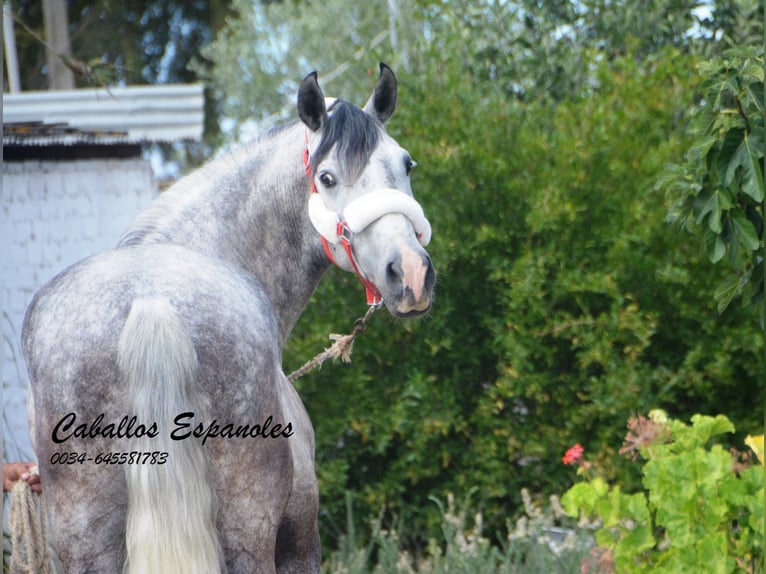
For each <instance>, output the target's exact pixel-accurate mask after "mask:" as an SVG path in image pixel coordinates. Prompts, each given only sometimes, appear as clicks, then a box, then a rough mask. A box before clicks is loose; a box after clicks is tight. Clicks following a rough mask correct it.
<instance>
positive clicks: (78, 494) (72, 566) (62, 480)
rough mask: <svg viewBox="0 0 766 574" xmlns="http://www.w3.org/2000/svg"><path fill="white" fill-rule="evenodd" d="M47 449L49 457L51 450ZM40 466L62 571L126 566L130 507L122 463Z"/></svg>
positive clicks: (111, 569)
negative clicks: (126, 494) (113, 465)
mask: <svg viewBox="0 0 766 574" xmlns="http://www.w3.org/2000/svg"><path fill="white" fill-rule="evenodd" d="M38 454H39V453H38ZM46 454H47V457H46V459H50V454H51V453H46ZM39 466H40V475H41V477H40V478H41V481H42V484H43V485H44V486H43V496H44V501H45V507H46V510H47V514H48V519H49V524H50V526H51V530H50V531H51V532H52V533H53V542H54V546H55V549H56V552H57V554H58V558H59V559H60V561H61V564H62V565H63V568H64V570H63V571H64V572H77V573H78V574H83V573H93V574H99V573H102V572H122V568H123V564H124V563H125V544H124V533H125V512H126V505H125V478H124V471H123V469H122V467H106V466H94V465H93V463H92V462H90V463H84V464H83V465H80V464H76V465H63V466H62V465H53V466H52V465H50V464H45V463H44V462H43V463H42V464H40V465H39Z"/></svg>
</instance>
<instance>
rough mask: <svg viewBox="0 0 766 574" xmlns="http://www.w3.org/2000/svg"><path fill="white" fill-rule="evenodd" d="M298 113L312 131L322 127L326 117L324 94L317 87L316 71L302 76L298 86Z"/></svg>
mask: <svg viewBox="0 0 766 574" xmlns="http://www.w3.org/2000/svg"><path fill="white" fill-rule="evenodd" d="M298 115H299V116H300V118H301V120H302V121H303V123H304V124H306V126H308V128H309V129H310V130H311V131H313V132H315V131H317V130H319V128H321V127H322V125H323V124H324V121H325V118H326V117H327V108H326V107H325V101H324V94H323V93H322V90H321V89H320V88H319V82H318V81H317V73H316V72H311V73H310V74H309V75H308V76H306V77H305V78H303V81H302V82H301V85H300V87H299V88H298Z"/></svg>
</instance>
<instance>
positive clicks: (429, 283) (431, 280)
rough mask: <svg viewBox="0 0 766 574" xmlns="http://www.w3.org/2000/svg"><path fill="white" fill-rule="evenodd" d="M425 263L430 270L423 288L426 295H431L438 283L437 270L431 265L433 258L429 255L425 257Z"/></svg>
mask: <svg viewBox="0 0 766 574" xmlns="http://www.w3.org/2000/svg"><path fill="white" fill-rule="evenodd" d="M424 263H425V264H426V266H427V267H428V268H427V269H426V278H425V280H424V281H423V288H424V289H425V291H426V293H430V292H431V291H432V290H433V288H434V284H435V283H436V270H435V269H434V266H433V264H432V263H431V258H430V257H429V256H428V255H426V256H425V258H424Z"/></svg>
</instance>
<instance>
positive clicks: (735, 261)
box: [657, 46, 764, 311]
mask: <svg viewBox="0 0 766 574" xmlns="http://www.w3.org/2000/svg"><path fill="white" fill-rule="evenodd" d="M699 69H700V74H701V75H702V77H703V78H704V80H703V82H702V85H701V86H700V91H701V94H700V102H699V104H698V105H697V106H696V108H695V110H694V112H693V115H692V122H691V125H690V132H691V134H692V136H693V137H694V143H693V145H692V146H691V148H690V149H689V151H688V152H687V154H686V157H685V162H684V163H683V164H671V165H669V166H668V167H667V168H666V169H665V172H664V173H663V175H662V176H661V177H660V179H659V180H658V184H657V185H658V187H659V188H661V189H664V190H666V192H667V193H668V195H669V196H670V198H671V200H672V202H673V203H672V206H671V208H670V212H669V214H668V220H669V221H672V222H677V223H679V224H680V225H681V226H682V227H684V228H685V229H687V230H689V231H691V232H694V233H699V234H701V236H702V239H703V241H704V246H705V251H706V252H707V255H708V257H709V258H710V261H712V262H713V263H717V262H718V261H721V260H722V259H724V257H726V260H727V261H728V262H729V266H730V268H731V274H730V276H729V277H728V278H727V279H726V280H724V281H723V282H721V284H720V285H719V286H718V288H717V289H716V292H715V299H716V301H717V303H718V310H719V311H723V310H724V309H726V307H728V305H729V303H730V302H731V301H732V300H733V299H734V298H735V297H738V296H742V297H743V298H744V299H745V300H746V301H749V302H752V303H755V304H758V305H762V304H763V290H764V269H763V239H762V236H763V211H764V208H763V206H764V109H763V105H764V92H763V74H764V61H763V49H762V47H755V46H754V47H748V48H733V49H730V50H727V51H726V52H724V54H723V55H722V56H721V57H720V58H715V59H713V60H712V61H707V62H704V63H702V64H701V65H700V66H699Z"/></svg>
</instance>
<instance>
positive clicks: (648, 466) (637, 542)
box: [562, 411, 766, 573]
mask: <svg viewBox="0 0 766 574" xmlns="http://www.w3.org/2000/svg"><path fill="white" fill-rule="evenodd" d="M691 422H692V424H691V425H686V424H684V423H682V422H680V421H678V420H673V419H670V420H668V419H667V417H666V416H665V415H664V413H662V412H661V411H655V412H653V413H652V414H651V415H650V418H645V417H636V418H633V419H631V421H630V422H629V423H628V427H629V428H630V429H631V432H630V433H629V434H628V436H627V438H626V446H625V447H624V448H623V449H622V450H621V452H626V453H632V454H633V456H634V457H637V456H638V455H640V456H641V457H642V458H643V459H644V460H645V461H646V462H645V463H644V464H643V469H642V474H643V480H642V482H643V486H644V490H643V491H641V492H637V493H634V494H625V493H623V492H622V490H621V488H620V486H619V485H616V486H611V487H610V486H609V485H608V484H607V483H606V482H605V481H604V480H603V479H602V478H600V477H594V478H590V479H589V480H587V481H586V482H580V483H578V484H575V485H574V486H573V487H572V488H571V489H570V490H569V491H568V492H567V493H566V494H565V495H564V496H563V498H562V504H563V506H564V508H565V510H566V511H567V513H568V514H569V515H570V516H572V517H578V516H581V515H582V516H585V517H588V518H593V517H597V518H598V519H599V520H600V522H601V526H600V527H599V529H598V530H597V531H596V534H595V536H596V542H597V543H598V544H599V546H601V547H604V548H606V549H608V550H609V551H610V552H612V553H613V557H614V563H615V565H616V567H617V571H618V572H668V573H671V572H673V573H675V572H716V573H727V572H751V573H752V572H762V571H763V570H762V569H761V567H762V560H763V539H764V534H766V531H764V508H763V500H764V481H763V478H764V474H763V466H761V465H759V464H756V465H754V466H752V465H751V466H747V467H743V466H742V465H741V463H740V462H739V461H738V460H737V459H733V458H732V453H729V452H728V451H726V450H724V449H723V448H722V446H721V445H720V444H712V445H710V443H711V441H712V440H713V439H714V437H716V436H717V435H720V434H724V433H732V432H734V426H733V425H732V424H731V422H730V421H729V419H727V418H726V417H724V416H721V415H718V416H717V417H715V418H713V417H708V416H701V415H694V416H693V417H692V420H691ZM579 464H580V468H579V469H578V474H584V475H586V476H589V475H590V474H592V473H593V467H592V466H591V465H590V464H589V463H587V462H585V461H580V462H579ZM735 464H736V465H738V467H737V468H735V467H734V465H735Z"/></svg>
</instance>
